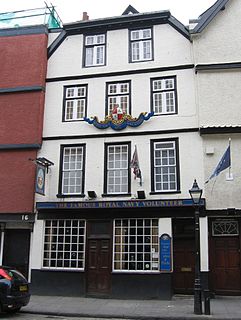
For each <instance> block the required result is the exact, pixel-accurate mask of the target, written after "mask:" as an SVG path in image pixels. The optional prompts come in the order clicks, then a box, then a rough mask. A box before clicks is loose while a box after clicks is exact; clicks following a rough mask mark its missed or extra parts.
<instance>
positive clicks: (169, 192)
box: [149, 190, 181, 195]
mask: <svg viewBox="0 0 241 320" xmlns="http://www.w3.org/2000/svg"><path fill="white" fill-rule="evenodd" d="M175 193H181V191H180V190H177V191H151V192H150V193H149V194H150V195H155V194H175Z"/></svg>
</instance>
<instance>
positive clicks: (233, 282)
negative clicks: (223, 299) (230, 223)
mask: <svg viewBox="0 0 241 320" xmlns="http://www.w3.org/2000/svg"><path fill="white" fill-rule="evenodd" d="M210 260H211V289H212V290H213V291H214V292H215V293H216V294H223V295H229V294H231V295H233V294H237V295H240V294H241V279H240V272H241V269H240V240H239V237H216V238H214V237H213V238H212V248H211V254H210Z"/></svg>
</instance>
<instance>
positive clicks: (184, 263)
mask: <svg viewBox="0 0 241 320" xmlns="http://www.w3.org/2000/svg"><path fill="white" fill-rule="evenodd" d="M194 277H195V234H194V220H193V219H176V220H174V222H173V291H174V293H177V294H192V293H193V286H194Z"/></svg>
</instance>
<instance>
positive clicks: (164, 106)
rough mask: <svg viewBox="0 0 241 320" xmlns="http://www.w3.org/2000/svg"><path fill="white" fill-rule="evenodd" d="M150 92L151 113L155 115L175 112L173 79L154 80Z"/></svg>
mask: <svg viewBox="0 0 241 320" xmlns="http://www.w3.org/2000/svg"><path fill="white" fill-rule="evenodd" d="M152 90H153V93H152V94H153V111H154V112H155V114H170V113H175V112H176V96H175V92H176V87H175V79H174V78H167V79H165V78H163V79H158V80H154V81H153V84H152ZM160 101H161V103H160Z"/></svg>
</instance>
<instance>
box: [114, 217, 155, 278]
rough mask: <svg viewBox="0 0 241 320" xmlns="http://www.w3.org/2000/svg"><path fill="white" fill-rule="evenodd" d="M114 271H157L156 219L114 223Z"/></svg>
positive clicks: (116, 221)
mask: <svg viewBox="0 0 241 320" xmlns="http://www.w3.org/2000/svg"><path fill="white" fill-rule="evenodd" d="M113 260H114V261H113V269H114V270H115V271H132V272H133V271H137V272H140V271H144V272H151V271H158V269H159V244H158V219H116V220H115V221H114V259H113Z"/></svg>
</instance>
